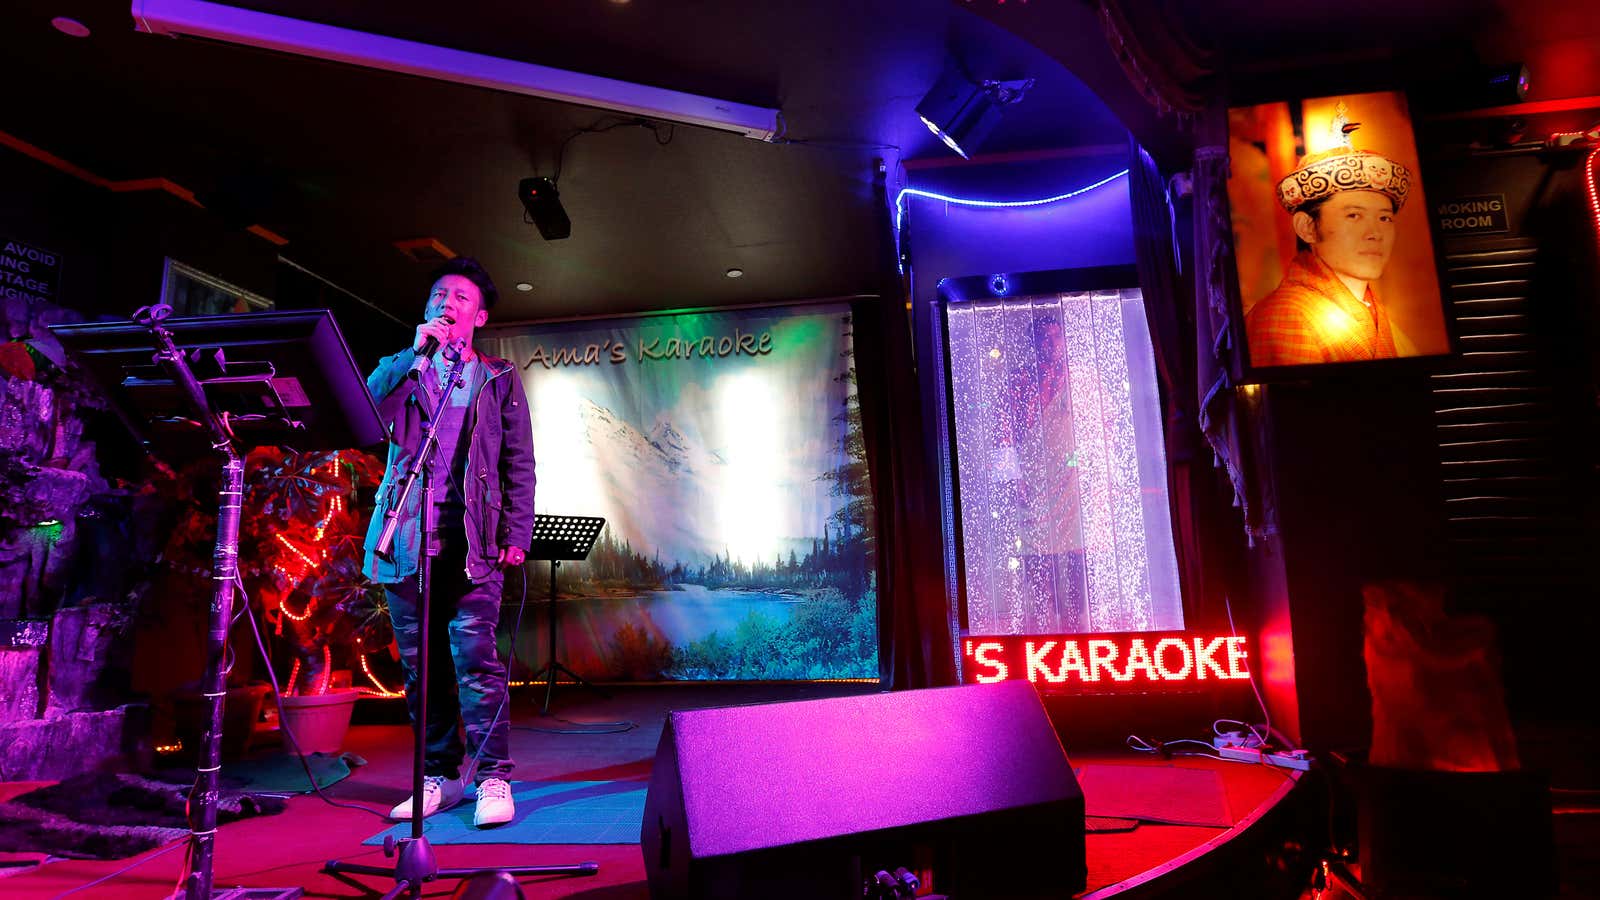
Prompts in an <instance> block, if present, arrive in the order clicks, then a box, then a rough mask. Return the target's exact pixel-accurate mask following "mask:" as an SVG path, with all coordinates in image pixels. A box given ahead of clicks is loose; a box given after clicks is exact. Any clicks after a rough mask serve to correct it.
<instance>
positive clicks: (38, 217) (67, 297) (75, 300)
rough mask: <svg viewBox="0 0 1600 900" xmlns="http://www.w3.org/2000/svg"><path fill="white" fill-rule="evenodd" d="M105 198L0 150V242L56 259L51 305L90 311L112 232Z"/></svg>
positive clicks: (101, 192)
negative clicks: (55, 287)
mask: <svg viewBox="0 0 1600 900" xmlns="http://www.w3.org/2000/svg"><path fill="white" fill-rule="evenodd" d="M108 197H109V194H108V193H107V192H106V191H105V190H103V189H101V188H96V187H92V186H90V185H87V184H85V183H83V182H82V181H79V180H78V179H76V178H72V177H70V176H67V175H63V174H61V173H59V172H57V171H56V170H54V169H52V168H50V167H48V166H45V165H43V164H41V163H38V162H35V161H33V160H32V159H29V158H27V157H25V156H23V155H21V154H20V153H16V152H14V151H12V150H10V149H9V148H0V239H4V240H15V241H21V242H23V243H26V244H31V245H33V246H36V247H41V248H44V249H46V250H50V251H52V252H54V253H56V254H59V255H60V257H61V260H62V263H61V278H60V284H59V286H58V292H57V295H56V297H55V298H54V299H55V301H56V302H58V303H60V304H61V305H63V306H68V307H71V308H73V309H78V310H87V309H91V308H93V305H94V303H95V298H97V297H98V296H99V295H100V290H101V282H102V279H103V274H102V268H103V266H104V264H105V253H106V248H107V247H108V246H109V243H110V240H109V235H110V234H111V231H112V228H111V226H110V225H109V223H107V221H106V210H107V206H108V204H107V200H108Z"/></svg>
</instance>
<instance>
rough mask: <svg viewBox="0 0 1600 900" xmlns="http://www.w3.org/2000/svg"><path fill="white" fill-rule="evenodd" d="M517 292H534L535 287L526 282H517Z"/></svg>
mask: <svg viewBox="0 0 1600 900" xmlns="http://www.w3.org/2000/svg"><path fill="white" fill-rule="evenodd" d="M517 290H519V291H531V290H533V285H531V284H529V283H527V282H526V281H519V282H517Z"/></svg>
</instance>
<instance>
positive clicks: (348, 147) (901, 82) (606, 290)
mask: <svg viewBox="0 0 1600 900" xmlns="http://www.w3.org/2000/svg"><path fill="white" fill-rule="evenodd" d="M233 2H234V5H238V6H244V7H248V8H251V9H256V10H260V11H264V12H271V13H276V14H280V15H287V16H293V17H297V18H303V19H309V20H312V21H318V22H322V23H325V24H331V25H338V26H343V27H347V28H354V29H358V30H365V31H372V32H377V33H381V34H386V35H390V36H394V37H401V38H407V39H411V40H417V41H423V42H427V43H433V44H439V45H444V46H449V47H454V48H457V49H463V50H469V51H475V52H479V53H484V54H489V55H497V56H502V57H507V58H511V59H518V60H524V61H528V62H535V63H539V64H542V65H547V66H554V67H557V68H566V69H571V70H575V71H580V72H585V73H590V74H595V75H602V76H607V77H612V78H617V79H623V80H628V81H634V82H638V83H642V84H648V85H653V86H657V87H663V88H670V89H675V90H680V91H687V92H692V93H700V94H705V95H709V96H713V97H718V98H722V99H727V100H734V101H741V102H745V103H750V104H757V105H764V106H773V107H778V108H781V110H782V112H783V115H784V118H785V120H786V123H787V129H788V130H787V137H788V138H789V139H791V140H792V141H793V143H787V144H782V143H780V144H771V143H762V142H759V141H754V140H750V139H747V138H742V137H738V136H735V135H731V134H726V133H722V132H717V131H711V130H707V129H702V128H694V127H688V126H680V127H677V128H675V129H671V130H670V131H668V130H660V131H658V132H656V133H652V132H651V131H649V130H645V129H641V128H635V127H621V128H616V129H614V130H611V131H606V132H604V133H596V134H585V135H583V136H580V137H578V138H576V139H574V140H572V141H571V142H570V143H569V144H568V145H567V150H566V153H565V156H564V159H563V163H562V171H561V180H560V189H561V194H562V198H563V201H564V203H565V205H566V207H567V210H568V212H569V213H570V215H571V217H572V221H573V232H572V237H571V238H570V239H568V240H563V241H556V242H545V241H543V240H542V239H540V237H539V235H538V233H537V231H536V230H535V229H534V227H533V226H532V225H529V224H526V223H525V222H524V221H523V217H522V209H521V207H520V205H519V203H518V201H517V198H516V194H515V187H516V184H517V182H518V180H519V179H521V178H523V177H526V176H529V175H550V174H552V172H553V169H554V165H555V156H556V151H557V148H558V147H559V146H560V145H561V144H562V142H563V140H564V139H565V138H567V137H568V136H569V135H571V134H572V133H573V132H574V131H575V130H576V129H580V128H583V127H585V126H590V125H593V124H595V123H597V122H600V121H604V120H605V119H606V114H605V113H603V112H601V111H598V110H595V109H590V108H583V107H577V106H570V105H565V104H559V103H554V102H549V101H543V100H537V99H531V98H527V97H522V96H515V95H509V94H501V93H496V92H493V91H489V90H484V89H479V88H470V87H463V86H460V85H455V84H447V83H442V82H435V81H428V80H424V79H420V78H412V77H406V76H400V75H394V74H389V73H384V72H378V71H372V70H366V69H359V68H355V67H350V66H343V65H338V64H332V63H324V62H318V61H313V60H308V59H304V58H298V57H289V56H282V55H277V54H273V53H269V52H264V51H257V50H250V49H244V48H240V47H235V46H229V45H222V44H211V43H207V42H203V41H198V40H192V39H171V38H165V37H156V36H152V35H147V34H140V33H136V32H135V31H134V30H133V24H132V17H131V15H130V2H129V0H11V2H7V3H6V4H5V5H4V7H3V8H0V76H3V80H4V83H5V84H6V86H7V91H6V99H5V102H4V105H3V106H0V110H3V112H0V130H3V131H6V132H8V133H10V134H12V135H15V136H16V137H19V138H21V139H23V140H25V141H28V142H31V143H33V144H35V145H37V146H38V147H40V148H42V149H44V150H46V151H48V152H51V153H54V154H56V155H58V156H60V157H62V158H64V159H66V160H68V161H70V162H72V163H74V164H76V165H78V166H81V167H83V168H85V169H88V170H90V171H92V172H94V173H96V174H98V175H100V176H103V177H106V178H111V179H132V178H149V177H155V176H163V177H166V178H169V179H171V180H172V181H175V182H177V183H179V184H181V185H183V186H185V187H187V188H190V189H192V190H194V191H195V192H196V194H197V195H199V196H201V197H202V198H216V197H219V196H221V195H226V196H231V197H233V198H234V199H235V200H239V199H240V198H241V197H242V198H244V199H247V200H249V201H250V203H251V204H253V205H252V207H251V208H252V209H253V210H256V211H258V215H257V216H256V217H257V218H258V219H259V224H261V225H263V226H265V227H267V228H270V229H271V230H273V231H275V232H277V233H278V234H281V235H282V236H284V237H285V238H287V239H288V241H289V243H288V244H287V245H286V246H285V247H284V248H283V249H282V251H281V252H282V254H283V255H284V256H285V257H287V258H289V259H292V260H294V261H295V262H297V263H299V264H301V265H303V266H306V267H308V268H310V269H312V270H314V271H316V272H318V273H321V274H323V275H324V276H326V277H327V278H329V279H331V280H333V281H335V282H338V283H339V284H341V285H344V286H346V287H349V288H351V289H352V290H354V291H355V292H356V293H358V294H360V295H362V296H364V297H365V298H367V299H369V300H371V301H372V302H374V303H376V304H378V305H380V306H383V307H385V308H388V309H390V310H393V311H394V312H395V313H396V314H397V315H399V316H401V317H402V318H405V319H410V318H411V317H412V316H413V314H414V309H415V307H416V306H417V305H418V304H419V302H420V298H421V294H422V289H423V288H422V286H421V285H420V284H419V282H420V280H421V278H422V276H423V275H424V274H425V271H426V269H425V268H424V267H423V266H422V265H420V264H418V263H414V262H412V261H411V260H409V259H407V258H406V257H405V256H403V255H402V254H401V253H400V252H399V251H398V250H396V249H395V248H394V247H393V246H392V244H393V242H394V241H397V240H405V239H410V238H422V237H430V238H435V239H437V240H439V241H441V242H442V243H443V244H444V245H446V246H447V247H449V248H451V249H452V250H454V251H456V252H459V253H468V254H472V255H476V256H478V257H480V258H482V259H483V260H484V261H485V263H486V264H487V265H488V266H489V268H490V270H491V271H492V272H493V273H494V274H495V276H496V279H497V281H499V282H500V283H501V285H502V288H503V290H504V294H505V296H506V297H507V302H506V305H505V307H504V308H503V310H502V314H501V317H502V318H503V319H522V318H544V317H561V316H573V315H587V314H604V313H613V312H625V311H635V310H641V311H642V310H654V309H665V308H674V307H682V306H711V305H724V304H735V303H751V302H762V301H776V300H789V299H798V298H809V297H827V296H842V295H850V294H856V293H862V292H870V291H873V290H874V289H875V288H876V272H875V266H876V264H877V260H878V258H879V256H878V254H879V253H880V251H881V246H880V240H881V238H882V234H881V232H880V229H879V227H878V223H877V220H876V216H877V215H878V211H877V207H876V206H875V204H874V203H873V199H872V190H871V184H872V177H873V173H874V170H875V161H876V160H877V159H878V158H884V159H887V160H888V161H889V164H890V166H891V167H897V166H898V163H899V162H901V161H906V160H913V159H918V158H939V157H948V156H949V153H948V151H946V150H945V149H944V148H943V147H942V146H940V145H939V144H938V143H937V141H936V140H935V139H934V138H933V137H932V136H931V135H930V134H928V132H927V131H926V130H925V129H924V128H923V127H922V125H921V124H920V123H919V121H918V119H917V117H916V114H915V112H914V107H915V105H916V103H917V101H918V100H919V99H920V98H921V96H922V95H923V93H924V92H925V91H926V90H927V88H928V87H929V86H930V85H931V83H932V82H933V80H934V79H935V77H936V76H937V74H938V73H939V71H940V68H941V66H942V65H943V64H944V62H945V60H946V59H947V58H953V59H955V60H958V61H959V62H960V63H961V64H963V65H964V67H965V68H966V69H967V70H968V71H969V72H970V73H971V74H973V75H975V76H978V77H983V78H994V79H1011V78H1023V77H1032V78H1035V79H1037V85H1036V86H1035V88H1034V89H1033V90H1032V91H1031V92H1030V93H1029V95H1028V96H1027V97H1026V98H1025V100H1024V101H1023V102H1022V103H1019V104H1017V105H1016V106H1015V107H1012V108H1010V110H1009V111H1008V113H1007V117H1006V120H1005V122H1004V123H1003V124H1002V126H1001V127H1000V128H999V129H998V130H997V131H996V133H995V135H994V136H993V137H992V138H991V140H990V141H989V143H988V144H986V145H985V146H984V147H983V151H984V152H985V153H995V152H1007V151H1021V150H1040V149H1060V148H1071V147H1082V146H1085V145H1107V144H1113V145H1114V144H1118V143H1120V142H1122V141H1123V140H1124V135H1125V134H1126V131H1125V130H1124V129H1125V128H1126V129H1129V130H1132V131H1133V132H1134V134H1135V135H1136V136H1137V137H1138V138H1139V139H1140V140H1141V141H1142V142H1144V143H1146V145H1147V146H1149V147H1150V148H1151V149H1152V152H1156V153H1157V155H1158V157H1159V156H1160V155H1161V152H1162V150H1164V149H1166V148H1165V147H1163V146H1162V144H1163V142H1164V141H1169V140H1170V139H1171V138H1172V136H1173V134H1175V133H1176V131H1177V129H1176V128H1175V127H1174V126H1173V124H1172V122H1171V121H1170V120H1163V118H1162V117H1161V116H1159V115H1158V114H1156V113H1155V112H1154V111H1153V110H1151V109H1150V108H1149V107H1148V106H1146V105H1145V104H1144V103H1143V101H1142V100H1141V99H1140V98H1139V97H1138V95H1137V94H1136V93H1134V92H1133V90H1132V89H1131V87H1130V86H1129V84H1128V82H1127V80H1126V78H1125V77H1124V76H1123V74H1122V72H1121V71H1120V69H1118V68H1117V66H1116V64H1115V62H1114V61H1113V60H1112V57H1111V55H1110V52H1109V50H1108V48H1107V43H1106V40H1105V36H1104V32H1103V30H1102V29H1101V27H1100V23H1099V20H1098V17H1097V14H1096V10H1095V5H1094V4H1093V3H1090V2H1087V0H1053V2H1044V0H1035V2H1033V3H1009V4H1007V3H1002V2H1000V0H964V2H959V3H952V2H949V0H817V2H806V3H784V2H773V3H760V2H758V3H750V2H748V0H698V2H689V0H549V2H537V3H532V2H521V3H507V2H492V0H455V2H453V3H449V4H441V3H439V2H437V0H385V2H381V3H374V2H363V0H233ZM1151 3H1153V4H1154V7H1155V8H1159V9H1160V10H1162V11H1163V13H1162V14H1165V11H1171V15H1173V16H1175V17H1178V18H1179V19H1181V20H1182V21H1183V22H1184V24H1185V27H1186V28H1187V29H1188V30H1189V31H1190V32H1191V33H1193V34H1195V35H1198V36H1199V37H1200V39H1201V40H1202V41H1204V42H1207V43H1210V44H1213V45H1217V46H1221V47H1224V48H1226V49H1227V51H1228V53H1227V55H1226V59H1227V61H1228V65H1229V69H1230V74H1229V75H1228V77H1232V78H1235V83H1239V82H1242V81H1244V80H1246V79H1252V78H1253V79H1255V80H1256V81H1257V82H1262V81H1270V80H1271V79H1274V78H1277V77H1279V76H1278V74H1276V73H1279V72H1285V71H1291V70H1294V69H1296V68H1305V67H1307V66H1322V67H1327V66H1333V65H1341V64H1344V65H1354V66H1362V65H1367V64H1369V63H1370V62H1371V61H1373V60H1375V59H1388V60H1393V59H1396V58H1404V57H1405V56H1406V55H1407V54H1411V55H1412V56H1413V57H1416V56H1417V55H1418V54H1434V53H1443V52H1448V51H1447V50H1445V49H1442V48H1446V47H1447V46H1448V45H1451V44H1452V43H1455V44H1463V43H1467V44H1470V43H1471V42H1472V41H1474V40H1475V41H1477V42H1478V44H1479V45H1482V44H1484V43H1485V41H1486V40H1487V41H1488V42H1489V43H1491V44H1493V43H1495V41H1496V40H1497V37H1496V36H1499V37H1498V41H1499V43H1498V45H1496V46H1497V49H1496V51H1495V52H1499V53H1502V54H1504V53H1514V52H1516V49H1517V48H1516V46H1515V45H1512V46H1510V47H1507V46H1504V44H1505V40H1504V36H1505V35H1507V34H1515V35H1518V38H1517V40H1519V41H1521V42H1523V43H1526V42H1527V41H1531V40H1540V39H1543V40H1549V39H1552V38H1553V37H1560V36H1561V34H1562V33H1563V32H1562V29H1567V30H1568V31H1570V30H1571V29H1572V28H1573V27H1579V28H1580V30H1581V29H1582V28H1587V29H1589V30H1588V33H1589V34H1591V35H1592V34H1593V33H1594V29H1595V27H1596V26H1595V25H1594V24H1593V23H1594V22H1595V21H1597V20H1600V17H1597V16H1592V15H1585V14H1584V13H1583V12H1582V10H1584V9H1587V3H1583V2H1578V0H1545V2H1542V3H1536V4H1520V3H1515V2H1514V0H1464V2H1461V3H1457V4H1439V3H1437V2H1429V0H1344V2H1340V3H1333V2H1315V3H1304V2H1303V3H1276V4H1270V5H1269V4H1261V3H1259V2H1254V0H1214V2H1212V0H1205V2H1202V0H1151ZM1126 5H1127V6H1130V7H1131V6H1137V5H1141V0H1126ZM1444 7H1448V8H1444ZM1531 10H1546V11H1549V10H1554V11H1555V12H1553V13H1551V14H1550V15H1544V14H1542V13H1541V14H1539V15H1535V14H1534V13H1533V12H1531ZM54 16H70V17H73V18H76V19H78V20H80V21H82V22H83V23H85V24H86V25H88V26H89V27H90V28H91V29H92V32H93V33H92V35H91V36H90V37H88V38H83V39H75V38H70V37H67V36H65V35H62V34H60V33H58V32H57V31H55V30H54V29H52V28H51V26H50V24H49V22H50V19H51V18H52V17H54ZM1541 22H1543V23H1545V24H1543V25H1541V24H1540V23H1541ZM1585 22H1587V23H1589V24H1588V25H1583V23H1585ZM1563 23H1565V24H1563ZM1575 23H1576V25H1575ZM1019 34H1020V35H1023V36H1025V37H1027V39H1028V40H1027V41H1024V40H1023V39H1022V38H1019V37H1017V36H1016V35H1019ZM1040 48H1043V49H1040ZM1422 58H1426V57H1422ZM1058 59H1059V60H1067V61H1069V62H1070V64H1071V68H1072V71H1071V72H1069V71H1068V69H1067V68H1066V67H1064V66H1063V65H1062V64H1061V63H1060V62H1057V60H1058ZM1112 110H1115V111H1116V114H1115V115H1113V113H1112ZM669 134H670V138H671V139H670V141H669V142H667V143H665V144H664V145H663V144H662V143H661V141H662V140H664V139H666V137H667V136H668V135H669ZM0 152H11V151H8V150H0ZM895 174H896V175H898V174H900V173H899V171H898V169H897V168H896V169H895ZM1051 187H1054V186H1051ZM1062 187H1069V188H1070V187H1072V185H1065V186H1062ZM171 202H178V201H176V200H173V201H171ZM734 267H737V268H740V269H742V270H743V271H744V273H745V275H744V277H742V278H740V279H737V280H734V279H729V278H727V277H725V275H724V273H725V271H726V270H728V269H729V268H734ZM217 274H220V275H222V276H223V277H226V273H217ZM518 281H527V282H529V283H531V284H532V285H533V286H534V289H533V290H532V291H531V292H528V293H518V292H516V291H514V290H511V285H513V284H514V283H516V282H518Z"/></svg>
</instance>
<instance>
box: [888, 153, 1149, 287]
mask: <svg viewBox="0 0 1600 900" xmlns="http://www.w3.org/2000/svg"><path fill="white" fill-rule="evenodd" d="M1127 174H1128V170H1127V169H1123V170H1122V171H1120V172H1118V173H1116V174H1115V175H1107V176H1106V177H1104V178H1102V179H1100V180H1099V181H1096V182H1095V183H1094V184H1086V185H1084V186H1083V187H1081V188H1078V189H1077V190H1075V191H1068V192H1067V193H1065V194H1057V195H1056V196H1054V197H1040V198H1039V199H1037V200H974V199H971V198H968V197H951V196H949V195H948V194H936V193H934V192H933V191H924V190H922V189H920V188H909V187H908V188H901V189H900V193H898V194H896V195H895V198H894V237H895V243H896V244H898V243H899V242H900V234H901V229H902V228H903V227H904V225H905V218H906V198H907V197H926V198H927V199H929V200H941V201H943V202H945V203H954V204H955V205H957V206H971V207H975V208H978V209H1016V208H1019V207H1024V206H1044V205H1045V204H1048V203H1056V202H1059V201H1061V200H1071V199H1072V198H1073V197H1076V196H1078V195H1080V194H1087V193H1088V192H1090V191H1092V190H1094V189H1095V188H1100V187H1105V186H1106V185H1108V184H1110V183H1111V182H1113V181H1116V180H1117V179H1118V178H1122V177H1123V176H1125V175H1127ZM896 249H897V250H898V247H897V248H896ZM897 256H898V253H897ZM901 271H902V272H903V271H905V269H904V263H903V262H902V263H901Z"/></svg>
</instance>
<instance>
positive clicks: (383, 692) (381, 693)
mask: <svg viewBox="0 0 1600 900" xmlns="http://www.w3.org/2000/svg"><path fill="white" fill-rule="evenodd" d="M357 655H359V656H360V657H361V671H362V673H363V674H365V675H366V676H367V680H368V681H370V682H372V685H373V687H376V688H377V690H376V691H367V690H363V691H362V693H365V694H371V695H372V696H375V697H382V698H384V699H386V700H388V699H393V698H395V697H404V696H405V693H404V692H403V691H391V690H389V689H388V688H386V687H384V686H383V682H381V681H379V680H378V676H376V675H374V674H372V664H371V663H369V662H367V656H368V654H367V653H366V651H365V650H361V651H359V652H358V654H357Z"/></svg>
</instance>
